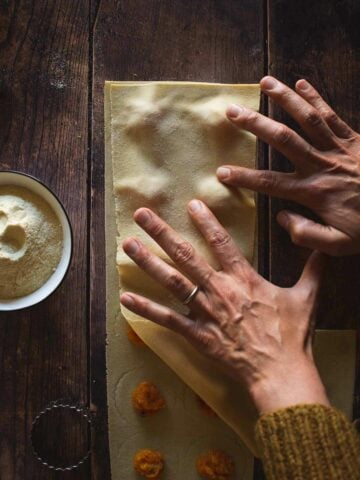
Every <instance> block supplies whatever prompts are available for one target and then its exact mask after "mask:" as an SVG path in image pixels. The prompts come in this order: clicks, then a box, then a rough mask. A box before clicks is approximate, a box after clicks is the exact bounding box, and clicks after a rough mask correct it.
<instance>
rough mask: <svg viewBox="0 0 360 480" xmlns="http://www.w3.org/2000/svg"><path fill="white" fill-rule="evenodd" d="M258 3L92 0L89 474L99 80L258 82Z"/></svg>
mask: <svg viewBox="0 0 360 480" xmlns="http://www.w3.org/2000/svg"><path fill="white" fill-rule="evenodd" d="M262 4H263V2H262V1H261V0H243V1H242V2H235V1H233V0H219V1H216V2H214V1H213V0H193V1H191V2H184V1H183V0H133V1H131V2H129V1H126V0H122V1H115V0H103V1H101V2H96V1H94V2H93V7H92V10H93V22H94V23H95V26H94V35H93V50H94V52H93V53H94V71H93V128H92V215H91V217H92V218H91V232H92V237H91V238H92V241H91V258H92V261H91V279H92V283H91V345H92V347H91V352H92V354H91V371H92V381H91V385H92V387H93V388H92V402H93V403H94V404H96V406H97V408H98V411H99V416H100V418H101V419H102V422H103V423H102V427H101V428H100V430H99V434H98V436H97V438H96V439H95V443H96V446H95V454H94V456H93V478H96V479H104V478H108V475H109V459H108V451H107V449H106V447H105V432H106V394H105V391H106V383H105V272H104V216H103V211H104V205H103V188H104V187H103V162H104V151H103V141H104V138H103V84H104V80H197V81H207V82H225V83H232V82H238V83H241V82H243V83H253V82H257V81H258V80H259V78H261V76H262V75H263V72H264V53H263V40H264V39H263V33H264V32H263V24H264V18H263V14H264V12H263V8H262ZM259 475H260V474H259ZM257 478H260V476H258V477H257Z"/></svg>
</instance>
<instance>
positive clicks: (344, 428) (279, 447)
mask: <svg viewBox="0 0 360 480" xmlns="http://www.w3.org/2000/svg"><path fill="white" fill-rule="evenodd" d="M256 441H257V444H258V446H259V449H260V454H261V458H262V461H263V464H264V468H265V473H266V477H267V479H268V480H285V479H286V480H360V435H359V434H358V432H357V431H356V430H355V428H354V427H353V426H352V425H351V423H350V422H349V421H348V420H347V419H346V418H345V416H344V415H343V414H342V413H341V412H339V411H338V410H336V409H335V408H330V407H325V406H323V405H298V406H294V407H289V408H286V409H284V410H279V411H277V412H274V413H271V414H266V415H263V416H261V417H260V419H259V420H258V422H257V424H256Z"/></svg>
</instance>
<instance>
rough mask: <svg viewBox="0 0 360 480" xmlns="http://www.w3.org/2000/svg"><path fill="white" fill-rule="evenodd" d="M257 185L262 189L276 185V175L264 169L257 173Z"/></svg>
mask: <svg viewBox="0 0 360 480" xmlns="http://www.w3.org/2000/svg"><path fill="white" fill-rule="evenodd" d="M258 180H259V185H260V187H261V188H263V189H264V190H269V189H273V188H274V187H276V185H277V177H276V176H275V175H274V174H273V173H271V172H268V171H266V170H264V171H262V172H260V173H259V177H258Z"/></svg>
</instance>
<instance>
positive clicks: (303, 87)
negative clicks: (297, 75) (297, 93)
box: [296, 79, 310, 92]
mask: <svg viewBox="0 0 360 480" xmlns="http://www.w3.org/2000/svg"><path fill="white" fill-rule="evenodd" d="M296 86H297V88H298V89H299V90H302V91H304V92H305V90H307V89H308V88H309V86H310V85H309V84H308V82H307V81H306V80H304V79H301V80H299V81H298V82H297V84H296Z"/></svg>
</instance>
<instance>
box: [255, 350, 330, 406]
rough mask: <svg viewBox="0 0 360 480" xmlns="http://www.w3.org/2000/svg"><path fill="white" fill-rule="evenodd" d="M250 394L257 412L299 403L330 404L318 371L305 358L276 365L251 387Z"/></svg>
mask: <svg viewBox="0 0 360 480" xmlns="http://www.w3.org/2000/svg"><path fill="white" fill-rule="evenodd" d="M250 395H251V397H252V400H253V402H254V404H255V407H256V409H257V411H258V413H259V414H266V413H270V412H274V411H276V410H280V409H283V408H287V407H290V406H293V405H299V404H321V405H326V406H329V405H330V403H329V400H328V398H327V395H326V391H325V387H324V385H323V383H322V381H321V379H320V375H319V373H318V370H317V368H316V366H315V364H314V363H313V362H312V361H311V360H310V359H308V358H306V359H301V360H300V361H298V362H291V363H290V364H289V363H287V364H281V365H279V368H277V369H273V370H272V372H271V373H270V374H269V375H266V376H264V377H263V378H262V379H260V380H258V381H257V382H255V383H254V384H253V385H252V386H251V388H250Z"/></svg>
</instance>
